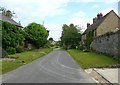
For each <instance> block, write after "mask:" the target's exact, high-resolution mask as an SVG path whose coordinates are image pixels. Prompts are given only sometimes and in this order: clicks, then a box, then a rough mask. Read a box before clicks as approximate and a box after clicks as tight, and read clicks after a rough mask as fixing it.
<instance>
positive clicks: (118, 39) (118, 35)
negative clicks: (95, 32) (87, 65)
mask: <svg viewBox="0 0 120 85" xmlns="http://www.w3.org/2000/svg"><path fill="white" fill-rule="evenodd" d="M91 47H92V49H93V50H94V51H97V52H100V53H104V54H108V55H110V56H114V57H115V58H118V57H120V31H117V32H115V33H107V34H105V35H102V36H99V37H96V38H95V39H94V40H93V42H92V44H91Z"/></svg>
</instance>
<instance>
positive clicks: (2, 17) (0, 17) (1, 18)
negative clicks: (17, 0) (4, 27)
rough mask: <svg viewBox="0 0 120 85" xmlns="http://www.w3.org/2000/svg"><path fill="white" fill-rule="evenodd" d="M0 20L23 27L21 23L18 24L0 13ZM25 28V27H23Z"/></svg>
mask: <svg viewBox="0 0 120 85" xmlns="http://www.w3.org/2000/svg"><path fill="white" fill-rule="evenodd" d="M0 20H2V21H6V22H9V23H11V24H14V25H16V26H18V27H22V26H21V25H20V24H19V23H17V22H16V21H14V20H13V19H11V18H9V17H6V16H4V15H3V14H1V13H0ZM22 28H23V27H22Z"/></svg>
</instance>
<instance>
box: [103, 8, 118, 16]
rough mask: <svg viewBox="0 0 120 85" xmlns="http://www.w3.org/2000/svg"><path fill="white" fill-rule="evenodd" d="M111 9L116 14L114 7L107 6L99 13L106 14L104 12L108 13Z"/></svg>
mask: <svg viewBox="0 0 120 85" xmlns="http://www.w3.org/2000/svg"><path fill="white" fill-rule="evenodd" d="M111 10H114V12H115V13H116V14H118V11H117V10H116V9H114V8H107V9H105V10H102V11H101V13H102V14H103V15H106V14H107V13H109V12H110V11H111Z"/></svg>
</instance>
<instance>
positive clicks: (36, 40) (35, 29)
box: [24, 23, 48, 48]
mask: <svg viewBox="0 0 120 85" xmlns="http://www.w3.org/2000/svg"><path fill="white" fill-rule="evenodd" d="M24 30H25V32H26V36H25V38H26V40H27V41H28V43H31V44H34V45H35V46H36V47H37V48H40V47H43V46H44V45H45V44H46V43H47V37H48V32H47V30H46V29H45V27H43V26H42V25H40V24H37V23H30V24H29V25H28V26H27V27H25V28H24Z"/></svg>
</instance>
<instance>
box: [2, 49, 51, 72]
mask: <svg viewBox="0 0 120 85" xmlns="http://www.w3.org/2000/svg"><path fill="white" fill-rule="evenodd" d="M51 51H52V49H51V48H42V49H35V50H32V51H26V52H22V53H17V54H14V55H9V57H11V58H10V59H15V61H13V60H9V58H8V59H3V60H2V61H0V62H2V66H1V67H2V74H4V73H6V72H9V71H11V70H14V69H16V68H18V67H20V66H22V65H24V63H22V61H25V63H26V64H27V63H30V62H32V61H33V60H36V59H38V58H41V57H42V56H44V55H46V54H48V53H49V52H51ZM0 69H1V68H0ZM0 74H1V73H0Z"/></svg>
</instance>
